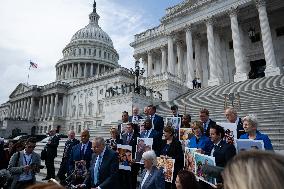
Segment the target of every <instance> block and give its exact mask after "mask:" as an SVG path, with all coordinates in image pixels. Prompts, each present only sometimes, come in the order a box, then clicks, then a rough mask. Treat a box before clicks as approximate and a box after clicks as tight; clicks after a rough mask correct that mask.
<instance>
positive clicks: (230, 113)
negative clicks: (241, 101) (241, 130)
mask: <svg viewBox="0 0 284 189" xmlns="http://www.w3.org/2000/svg"><path fill="white" fill-rule="evenodd" d="M225 116H226V118H227V120H228V121H229V122H230V123H235V122H236V120H237V117H238V113H237V111H236V110H235V109H234V108H227V109H226V110H225Z"/></svg>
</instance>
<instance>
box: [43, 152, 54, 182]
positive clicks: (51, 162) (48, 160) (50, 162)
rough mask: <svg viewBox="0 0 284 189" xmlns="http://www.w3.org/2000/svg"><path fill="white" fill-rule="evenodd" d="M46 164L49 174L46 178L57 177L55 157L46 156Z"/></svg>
mask: <svg viewBox="0 0 284 189" xmlns="http://www.w3.org/2000/svg"><path fill="white" fill-rule="evenodd" d="M45 165H46V169H47V175H46V178H48V179H50V178H55V168H54V158H52V157H50V158H46V160H45Z"/></svg>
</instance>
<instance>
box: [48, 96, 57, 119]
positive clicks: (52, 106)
mask: <svg viewBox="0 0 284 189" xmlns="http://www.w3.org/2000/svg"><path fill="white" fill-rule="evenodd" d="M54 98H55V96H54V94H51V95H50V108H49V116H48V119H49V120H51V118H52V116H53V110H54Z"/></svg>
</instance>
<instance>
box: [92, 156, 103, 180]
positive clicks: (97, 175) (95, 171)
mask: <svg viewBox="0 0 284 189" xmlns="http://www.w3.org/2000/svg"><path fill="white" fill-rule="evenodd" d="M101 160H102V157H101V155H99V156H98V157H97V161H96V164H95V168H94V184H95V186H96V185H97V184H98V182H99V167H100V164H101Z"/></svg>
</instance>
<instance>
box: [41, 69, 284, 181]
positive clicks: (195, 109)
mask: <svg viewBox="0 0 284 189" xmlns="http://www.w3.org/2000/svg"><path fill="white" fill-rule="evenodd" d="M232 92H239V94H240V105H241V106H240V110H238V114H239V116H240V117H244V116H245V115H247V114H256V115H257V117H258V120H259V127H258V128H259V130H260V131H261V132H263V133H265V134H268V135H269V137H270V139H271V141H272V144H273V147H274V149H275V150H281V151H283V150H284V75H280V76H274V77H267V78H260V79H255V80H247V81H243V82H237V83H227V84H223V85H220V86H212V87H206V88H201V89H194V90H189V91H188V92H187V93H185V94H183V95H181V96H179V97H178V98H176V100H174V101H171V102H162V103H161V104H159V105H158V106H157V113H158V114H159V115H162V116H163V117H164V118H165V117H167V116H171V111H170V106H172V105H174V104H175V105H177V106H178V107H179V112H180V114H184V113H185V110H186V113H190V114H191V116H192V120H199V117H198V113H199V110H200V109H201V108H207V109H208V110H209V111H210V117H211V118H212V119H213V120H215V121H219V122H221V121H226V119H225V116H224V94H229V93H232ZM116 125H117V123H112V124H107V125H104V126H102V127H97V128H93V129H90V135H91V138H90V140H92V139H93V138H94V136H102V137H104V138H109V137H110V135H109V129H110V128H111V127H112V126H116ZM76 138H77V139H80V135H79V134H78V135H76ZM66 140H67V139H61V140H60V144H59V147H58V156H57V157H56V158H55V173H56V174H57V172H58V169H59V166H60V163H61V159H62V155H63V150H64V144H65V142H66ZM44 146H45V143H37V147H36V149H35V151H36V152H37V153H39V154H40V152H41V150H42V149H43V147H44ZM42 165H44V161H43V162H42ZM45 176H46V169H42V170H41V172H40V173H39V174H38V175H37V181H39V182H41V179H42V178H44V177H45Z"/></svg>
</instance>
